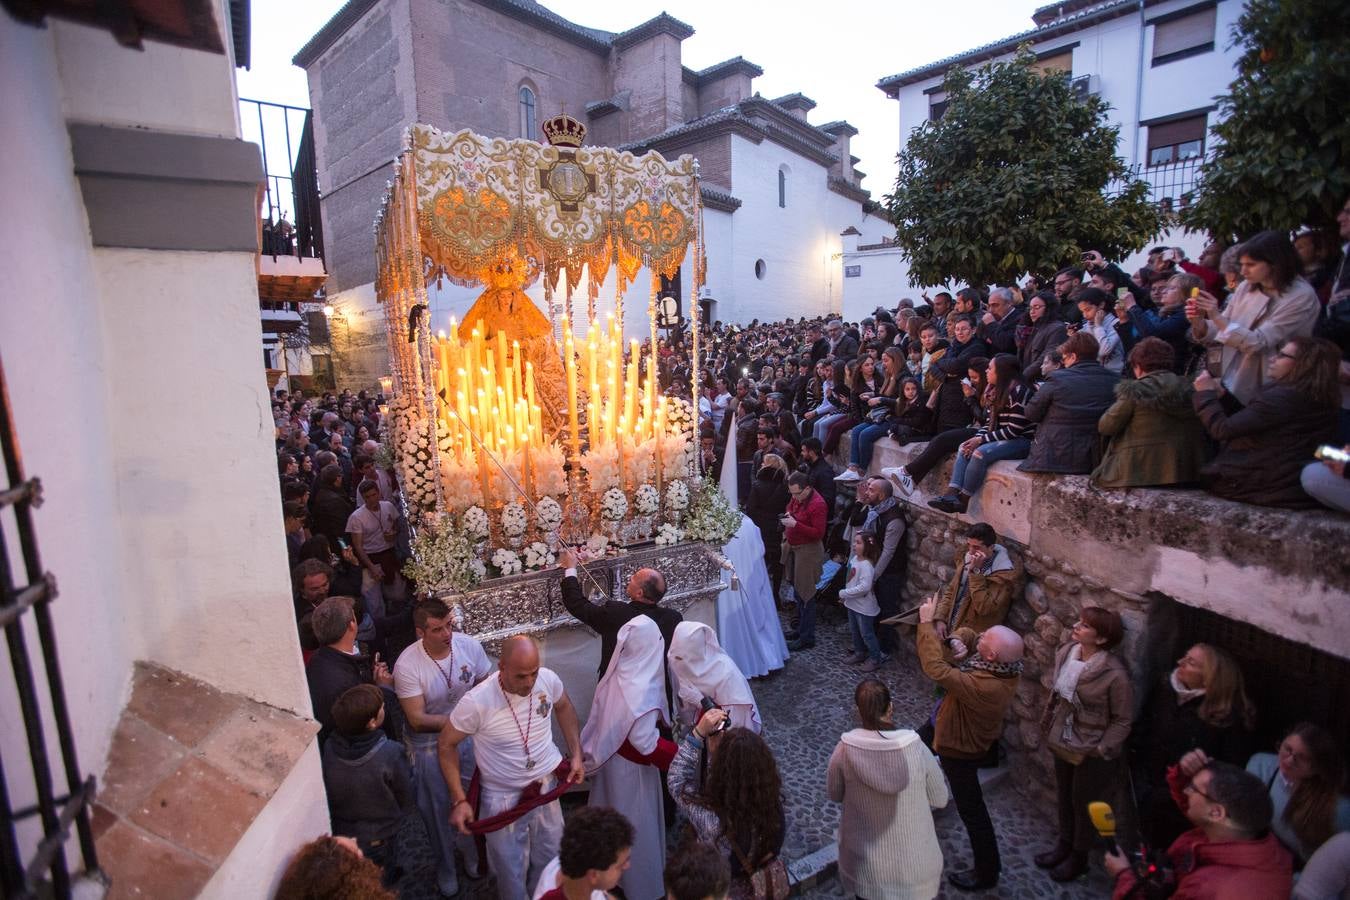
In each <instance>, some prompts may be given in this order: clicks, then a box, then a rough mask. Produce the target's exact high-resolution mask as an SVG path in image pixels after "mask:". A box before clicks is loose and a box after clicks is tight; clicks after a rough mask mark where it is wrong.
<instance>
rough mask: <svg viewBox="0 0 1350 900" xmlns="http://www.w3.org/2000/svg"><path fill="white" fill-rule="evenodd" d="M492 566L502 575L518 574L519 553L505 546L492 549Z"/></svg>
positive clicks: (519, 569)
mask: <svg viewBox="0 0 1350 900" xmlns="http://www.w3.org/2000/svg"><path fill="white" fill-rule="evenodd" d="M492 567H493V568H494V569H496V570H497V571H498V572H500V573H501V574H502V575H503V576H506V575H519V574H520V572H521V568H522V567H521V563H520V554H518V553H516V551H514V550H508V549H506V548H505V547H499V548H497V549H496V550H494V551H492Z"/></svg>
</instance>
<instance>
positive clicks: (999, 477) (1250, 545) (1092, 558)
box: [836, 438, 1350, 794]
mask: <svg viewBox="0 0 1350 900" xmlns="http://www.w3.org/2000/svg"><path fill="white" fill-rule="evenodd" d="M843 443H844V445H846V443H847V438H845V441H844V442H843ZM921 446H922V445H918V446H910V447H899V446H897V445H896V444H895V443H894V442H892V441H891V440H889V439H886V440H883V441H880V442H878V444H877V445H876V453H875V455H874V458H873V461H872V467H871V471H872V472H873V473H876V472H879V471H880V470H881V469H882V468H883V467H890V466H898V465H902V464H903V463H905V462H907V461H908V460H909V459H910V458H912V457H913V456H915V455H917V451H918V450H919V449H920V448H921ZM845 452H846V451H845ZM836 464H841V461H840V460H838V459H836ZM1017 465H1018V464H1017V463H1016V462H1004V463H998V464H996V465H995V466H993V467H992V469H991V470H990V474H989V477H988V479H987V480H986V482H985V486H984V489H983V490H982V491H981V492H980V493H979V494H978V495H977V496H976V497H974V498H973V499H972V502H971V508H970V512H969V513H968V514H965V515H960V516H954V515H948V514H945V513H940V512H937V511H935V510H933V509H931V508H930V507H929V506H928V505H927V501H928V500H929V499H930V498H932V497H935V496H937V495H939V494H941V493H943V492H944V490H945V486H946V484H947V479H948V476H949V475H950V472H951V463H950V462H948V463H946V464H944V465H943V466H940V467H938V468H937V469H936V470H935V471H934V472H932V473H930V475H929V476H928V478H926V479H925V480H924V481H922V482H921V483H920V484H919V485H918V486H917V489H916V490H915V492H914V495H913V496H912V497H909V498H904V497H903V495H899V492H897V494H898V495H899V496H901V499H902V500H904V501H906V507H907V519H908V521H909V530H908V533H907V538H906V540H907V545H908V548H909V554H910V562H909V573H908V581H907V584H906V590H905V594H904V602H905V604H906V605H908V603H910V602H917V601H918V600H919V599H921V598H922V597H924V596H926V595H928V594H930V593H932V592H934V591H936V590H938V589H939V588H940V587H941V586H942V585H944V584H946V583H947V582H948V581H949V580H950V579H951V578H952V576H953V574H954V573H955V556H956V553H957V552H958V551H959V550H960V549H961V548H962V547H963V545H964V540H965V532H966V528H967V527H968V525H969V524H970V523H972V522H977V521H984V522H988V523H989V524H990V525H992V526H993V527H994V529H995V530H996V531H997V532H998V534H999V537H1000V541H1001V542H1002V543H1003V544H1004V546H1006V547H1007V548H1008V550H1009V552H1010V553H1011V554H1012V555H1013V557H1014V558H1015V559H1017V560H1018V561H1020V562H1021V563H1022V564H1023V566H1024V568H1025V576H1024V582H1023V588H1022V590H1021V591H1019V593H1018V595H1017V596H1016V598H1015V599H1014V602H1013V605H1012V608H1011V610H1010V611H1009V614H1008V620H1007V624H1008V625H1009V626H1010V627H1012V628H1014V629H1015V630H1016V631H1018V632H1019V633H1020V634H1022V635H1023V637H1024V639H1025V641H1026V648H1027V654H1026V661H1025V669H1024V677H1023V682H1022V685H1021V687H1020V688H1019V690H1018V693H1017V696H1016V698H1015V700H1014V702H1013V705H1012V709H1011V712H1010V714H1009V719H1008V722H1007V727H1006V728H1005V730H1004V745H1005V747H1006V749H1007V751H1008V754H1009V758H1010V761H1011V762H1012V763H1013V765H1014V766H1015V767H1016V770H1017V771H1018V772H1019V773H1026V774H1027V775H1028V777H1024V778H1018V779H1017V784H1018V786H1019V787H1020V788H1021V789H1022V790H1024V791H1028V792H1030V793H1033V794H1041V793H1044V794H1050V793H1052V792H1053V784H1054V778H1053V772H1052V763H1051V757H1050V754H1049V753H1048V752H1046V751H1045V749H1044V748H1043V747H1042V738H1041V733H1040V729H1039V719H1040V715H1041V711H1042V710H1043V709H1044V707H1045V704H1046V701H1047V700H1048V698H1049V696H1050V687H1051V679H1052V678H1053V675H1054V659H1055V651H1056V649H1057V648H1058V647H1059V646H1060V644H1061V643H1062V642H1063V641H1065V640H1068V639H1069V628H1070V626H1071V625H1072V624H1073V622H1074V621H1075V619H1076V618H1077V616H1078V613H1079V610H1081V609H1082V607H1084V606H1089V605H1092V606H1101V607H1105V608H1107V609H1111V610H1114V611H1116V612H1117V613H1119V614H1120V616H1121V618H1122V619H1123V620H1124V623H1125V630H1126V637H1125V640H1124V641H1123V643H1122V644H1121V646H1120V647H1118V648H1117V649H1116V652H1117V653H1119V654H1120V656H1121V658H1122V659H1123V660H1124V661H1125V662H1126V665H1127V666H1128V667H1129V669H1130V671H1131V675H1132V678H1133V681H1134V684H1135V692H1136V702H1137V703H1138V702H1142V700H1143V697H1144V694H1145V692H1146V688H1147V686H1148V685H1149V684H1150V683H1152V681H1153V680H1154V679H1156V678H1157V677H1158V676H1159V675H1160V674H1161V673H1163V672H1165V671H1166V670H1167V669H1168V667H1169V666H1170V665H1171V663H1172V660H1173V659H1174V658H1175V654H1176V653H1178V652H1179V651H1180V650H1184V648H1178V647H1177V646H1176V643H1177V641H1178V640H1179V639H1180V638H1179V635H1178V631H1177V628H1176V615H1175V613H1176V610H1177V604H1181V605H1184V606H1191V607H1195V608H1197V609H1204V610H1208V611H1210V612H1214V613H1216V614H1219V615H1221V616H1223V617H1225V618H1227V619H1230V620H1233V621H1236V622H1242V623H1246V624H1248V625H1251V626H1254V627H1256V628H1260V629H1262V630H1263V631H1265V632H1267V633H1269V634H1272V635H1275V636H1277V637H1281V638H1285V639H1286V640H1290V641H1293V642H1296V643H1298V644H1304V645H1308V646H1310V647H1314V648H1316V649H1317V650H1318V651H1321V652H1324V653H1327V654H1330V655H1331V656H1334V657H1339V658H1340V659H1341V660H1342V661H1344V660H1348V659H1350V603H1347V602H1346V601H1347V599H1350V555H1347V554H1346V553H1345V552H1344V548H1345V547H1346V546H1347V545H1350V518H1347V517H1346V516H1343V515H1339V514H1336V513H1331V512H1291V511H1287V510H1273V509H1264V508H1259V507H1253V506H1248V505H1245V504H1238V503H1230V502H1228V501H1224V500H1219V499H1217V498H1214V497H1211V496H1209V495H1207V494H1205V493H1203V492H1201V491H1164V490H1137V491H1100V490H1097V489H1095V488H1093V487H1091V486H1090V485H1089V484H1088V481H1087V479H1086V478H1085V477H1081V476H1054V477H1052V476H1045V475H1031V474H1028V473H1023V472H1018V471H1017V469H1016V467H1017ZM902 646H908V644H906V643H904V642H902ZM1239 662H1240V663H1241V662H1242V660H1241V659H1239ZM1248 677H1249V678H1252V677H1259V674H1258V673H1257V672H1255V671H1251V669H1250V667H1249V671H1248ZM1275 715H1277V716H1278V712H1276V713H1275Z"/></svg>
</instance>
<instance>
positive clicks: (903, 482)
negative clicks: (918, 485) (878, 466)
mask: <svg viewBox="0 0 1350 900" xmlns="http://www.w3.org/2000/svg"><path fill="white" fill-rule="evenodd" d="M881 474H882V475H884V476H886V478H887V479H888V480H889V481H890V482H891V484H893V485H895V486H896V487H898V488H899V489H900V490H902V491H904V494H905V496H906V497H908V496H910V495H912V494H913V493H914V479H913V478H910V477H909V473H908V472H906V471H905V467H904V466H894V467H890V468H885V469H882V470H881Z"/></svg>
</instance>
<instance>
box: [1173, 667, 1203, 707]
mask: <svg viewBox="0 0 1350 900" xmlns="http://www.w3.org/2000/svg"><path fill="white" fill-rule="evenodd" d="M1167 680H1168V681H1169V682H1170V683H1171V685H1172V690H1173V691H1175V692H1176V695H1177V706H1185V705H1186V704H1187V703H1190V702H1191V701H1192V700H1194V699H1195V698H1197V697H1203V696H1205V689H1204V688H1188V687H1186V686H1185V685H1184V684H1182V683H1181V679H1180V678H1177V670H1176V669H1173V670H1172V674H1171V675H1168V676H1167Z"/></svg>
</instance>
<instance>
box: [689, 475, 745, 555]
mask: <svg viewBox="0 0 1350 900" xmlns="http://www.w3.org/2000/svg"><path fill="white" fill-rule="evenodd" d="M740 527H741V512H740V510H738V509H736V507H734V506H732V505H731V504H730V503H729V502H728V501H727V498H726V497H725V496H724V495H723V494H722V489H721V488H720V487H719V486H718V485H717V483H716V482H714V481H713V480H712V479H708V480H707V481H705V482H704V483H703V485H702V486H701V487H700V488H699V490H698V493H697V494H696V496H695V497H694V504H693V507H692V508H691V509H690V511H689V519H688V521H686V522H685V535H686V536H687V537H688V538H689V539H690V540H693V541H707V542H708V543H710V544H715V545H716V546H718V547H721V546H722V545H723V544H725V543H726V542H727V541H729V540H731V537H732V535H734V534H735V533H736V532H737V531H738V530H739V529H740Z"/></svg>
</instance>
